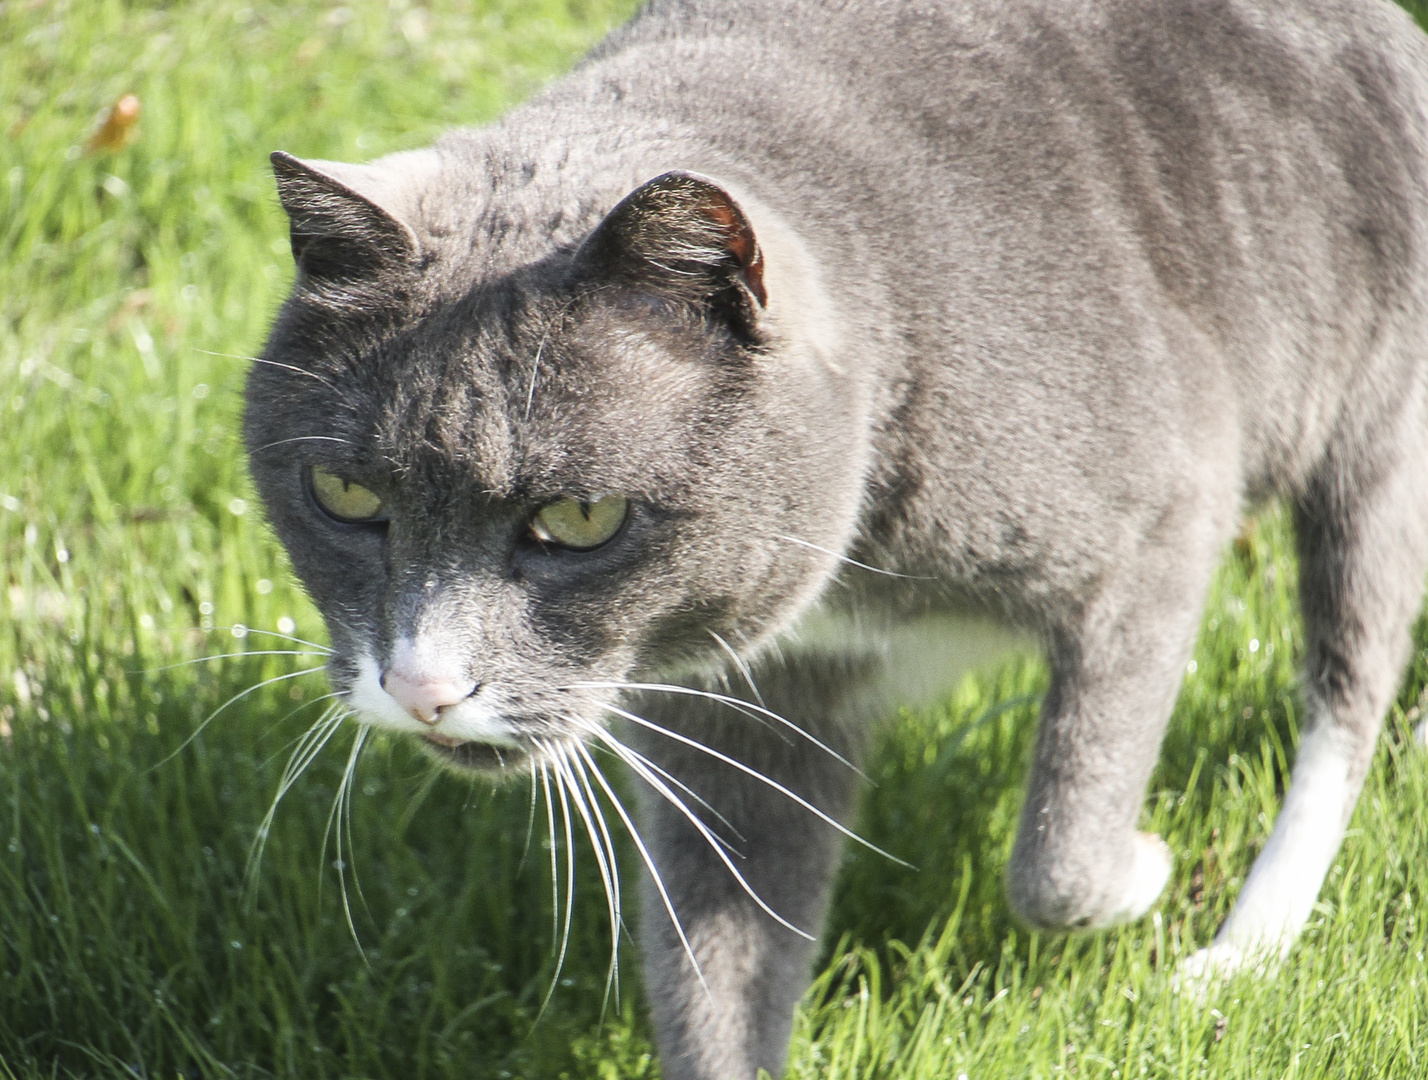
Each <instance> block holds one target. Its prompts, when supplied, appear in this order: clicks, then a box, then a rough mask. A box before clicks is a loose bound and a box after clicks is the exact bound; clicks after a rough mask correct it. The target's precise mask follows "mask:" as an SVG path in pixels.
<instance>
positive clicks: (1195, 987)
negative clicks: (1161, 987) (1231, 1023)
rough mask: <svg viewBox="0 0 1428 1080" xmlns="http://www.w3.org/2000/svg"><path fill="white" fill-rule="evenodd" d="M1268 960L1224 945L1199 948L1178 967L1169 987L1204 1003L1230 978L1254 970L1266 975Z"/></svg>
mask: <svg viewBox="0 0 1428 1080" xmlns="http://www.w3.org/2000/svg"><path fill="white" fill-rule="evenodd" d="M1266 963H1267V960H1266V959H1265V958H1262V957H1260V956H1259V954H1256V953H1254V952H1251V951H1247V950H1245V949H1242V948H1240V947H1239V946H1238V945H1230V944H1228V943H1225V942H1220V943H1217V944H1213V945H1210V946H1209V947H1208V948H1204V949H1197V950H1196V951H1195V952H1193V953H1191V954H1190V955H1189V956H1187V957H1186V958H1185V959H1184V960H1182V961H1180V963H1178V964H1176V965H1175V974H1173V975H1171V976H1170V988H1171V989H1172V990H1173V991H1175V993H1177V994H1184V995H1186V996H1187V997H1190V998H1193V999H1194V1000H1196V1001H1199V1002H1201V1003H1203V1002H1205V1001H1208V1000H1209V998H1210V996H1211V995H1212V994H1213V993H1214V992H1215V991H1216V990H1218V989H1219V988H1220V987H1221V986H1223V985H1224V984H1225V983H1226V982H1228V981H1229V979H1230V977H1231V976H1233V975H1237V974H1238V973H1239V972H1241V971H1244V970H1246V969H1247V968H1249V967H1251V966H1252V967H1253V968H1254V971H1255V974H1258V975H1263V974H1264V973H1265V971H1266Z"/></svg>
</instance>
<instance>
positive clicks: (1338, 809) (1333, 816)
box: [1181, 718, 1351, 981]
mask: <svg viewBox="0 0 1428 1080" xmlns="http://www.w3.org/2000/svg"><path fill="white" fill-rule="evenodd" d="M1349 761H1350V755H1349V748H1348V743H1347V740H1346V739H1345V737H1344V736H1343V735H1342V734H1341V733H1340V732H1339V731H1338V730H1337V729H1335V728H1334V726H1333V723H1332V722H1331V721H1329V720H1328V719H1327V718H1325V719H1324V720H1323V722H1321V723H1319V724H1317V725H1315V726H1314V727H1313V728H1312V729H1311V730H1310V731H1309V732H1308V733H1307V734H1306V735H1305V736H1304V738H1303V739H1302V740H1301V742H1300V744H1299V755H1298V757H1297V758H1296V759H1295V761H1294V773H1293V778H1292V780H1291V782H1290V786H1289V793H1288V794H1287V795H1286V796H1285V797H1284V807H1283V808H1282V809H1281V810H1280V811H1279V817H1278V819H1277V820H1276V821H1275V823H1274V831H1273V832H1272V833H1271V834H1270V837H1269V842H1268V843H1266V844H1265V846H1264V850H1263V851H1262V852H1260V855H1259V858H1257V859H1256V860H1255V862H1254V866H1253V867H1251V869H1250V875H1249V879H1248V880H1247V881H1246V882H1245V887H1244V888H1243V889H1242V890H1241V891H1240V895H1239V898H1238V899H1237V900H1236V901H1235V906H1234V909H1233V910H1232V911H1231V912H1230V917H1229V918H1228V919H1226V920H1225V925H1224V926H1222V927H1220V932H1219V933H1218V934H1216V935H1215V941H1214V944H1213V945H1211V946H1210V947H1209V948H1207V949H1201V950H1200V951H1199V952H1197V953H1195V954H1194V955H1193V956H1191V957H1190V958H1188V959H1187V960H1186V961H1185V962H1184V963H1183V964H1181V974H1182V976H1183V977H1184V978H1185V979H1187V980H1189V981H1203V980H1205V979H1208V978H1209V977H1211V976H1217V977H1224V976H1227V975H1229V974H1231V973H1232V972H1234V971H1236V970H1238V969H1239V968H1242V967H1244V966H1246V965H1249V964H1253V965H1254V966H1256V967H1258V968H1263V967H1266V966H1269V965H1272V964H1275V963H1277V962H1278V961H1279V960H1280V959H1282V958H1283V956H1284V955H1285V953H1287V952H1288V951H1289V948H1290V946H1291V945H1293V944H1294V939H1295V938H1296V937H1298V936H1299V931H1300V930H1302V929H1303V928H1304V924H1305V923H1306V922H1307V921H1308V920H1309V916H1310V915H1311V914H1312V913H1313V911H1314V901H1315V900H1316V899H1317V898H1318V896H1319V890H1320V888H1321V887H1322V886H1323V884H1324V876H1325V875H1326V874H1327V873H1328V872H1329V866H1330V865H1331V864H1332V863H1333V861H1334V856H1335V855H1336V854H1338V851H1339V845H1340V843H1341V842H1342V841H1343V838H1344V825H1345V819H1346V818H1347V816H1348V813H1347V812H1348V809H1349V797H1350V794H1351V793H1350V791H1349Z"/></svg>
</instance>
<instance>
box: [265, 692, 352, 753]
mask: <svg viewBox="0 0 1428 1080" xmlns="http://www.w3.org/2000/svg"><path fill="white" fill-rule="evenodd" d="M346 696H347V695H346V692H345V691H342V690H334V691H333V692H332V693H330V694H323V695H322V696H321V697H315V698H313V699H312V700H311V701H304V702H303V703H302V704H301V705H299V706H298V707H297V708H295V709H289V710H288V711H287V712H286V713H285V714H283V718H282V719H281V720H278V721H276V722H275V723H272V724H269V725H268V726H267V727H266V728H264V729H263V735H264V736H265V737H266V736H267V735H268V734H269V733H270V732H272V731H276V730H277V729H278V728H280V727H282V726H283V725H284V724H285V723H287V722H288V721H289V720H291V719H292V718H293V717H294V716H296V715H297V714H298V713H300V712H302V711H303V710H304V709H308V708H311V707H312V706H314V705H316V704H317V703H318V702H319V701H328V700H330V699H331V698H340V697H346ZM334 707H335V706H332V705H329V706H328V708H334ZM320 720H321V718H320V717H319V721H320ZM305 734H306V733H304V735H305ZM304 735H299V736H298V737H297V738H296V739H290V740H289V741H288V742H286V743H284V744H283V745H282V746H280V747H278V749H277V750H275V751H274V752H273V753H271V754H269V755H268V756H267V757H266V758H264V759H263V762H262V766H263V768H267V767H268V766H269V765H270V764H272V762H273V761H274V759H276V758H277V757H278V755H279V754H281V753H282V752H283V751H284V750H286V749H288V748H289V747H290V746H293V745H294V744H295V743H297V742H298V741H299V740H301V739H302V738H303V737H304Z"/></svg>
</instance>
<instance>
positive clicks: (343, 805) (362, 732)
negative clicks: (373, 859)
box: [322, 726, 372, 967]
mask: <svg viewBox="0 0 1428 1080" xmlns="http://www.w3.org/2000/svg"><path fill="white" fill-rule="evenodd" d="M371 730H372V729H371V728H369V727H365V726H363V727H359V728H358V729H357V735H356V737H355V738H353V740H352V750H351V752H350V753H349V754H348V755H347V766H346V768H344V769H343V771H342V779H341V781H340V782H339V783H338V785H337V798H336V800H335V801H334V802H333V805H332V809H333V812H334V813H335V814H337V823H336V824H337V831H336V836H337V879H338V882H339V883H340V884H341V887H342V913H343V914H344V915H346V916H347V929H348V932H350V933H351V935H352V941H353V943H354V944H356V946H357V952H358V954H359V955H360V956H361V957H362V962H363V963H365V964H367V966H368V967H370V966H371V961H369V960H368V959H367V951H366V950H365V949H364V948H362V939H361V937H359V936H358V934H357V923H356V922H355V921H354V920H353V918H352V898H351V896H349V895H348V892H347V862H346V860H344V859H343V857H342V856H343V844H342V819H343V815H344V814H345V815H346V817H347V845H346V846H347V851H346V854H347V857H348V858H351V856H352V817H351V815H352V781H353V778H354V777H355V776H356V772H357V758H358V755H360V754H361V753H362V744H363V743H365V742H366V741H367V736H368V734H370V733H371ZM329 825H331V819H330V818H329ZM322 846H323V860H324V862H325V861H326V857H327V834H326V832H324V833H323V844H322ZM352 884H353V887H354V888H356V889H357V895H358V897H359V898H361V900H362V902H363V904H365V903H366V902H367V901H366V897H363V896H362V886H361V885H360V884H359V883H358V881H357V864H356V863H355V862H354V863H353V864H352Z"/></svg>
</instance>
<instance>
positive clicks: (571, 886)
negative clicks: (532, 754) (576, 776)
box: [536, 741, 575, 1020]
mask: <svg viewBox="0 0 1428 1080" xmlns="http://www.w3.org/2000/svg"><path fill="white" fill-rule="evenodd" d="M536 745H538V746H539V747H540V748H541V749H542V750H543V751H544V752H545V753H546V755H547V756H551V750H550V747H549V746H547V745H545V744H544V743H543V742H540V741H537V744H536ZM552 775H553V776H554V777H555V793H556V795H557V796H559V798H560V820H561V823H562V824H563V825H564V827H565V928H564V932H563V933H562V934H561V935H560V955H559V956H557V957H556V960H555V974H553V975H552V976H551V977H550V988H549V989H548V990H546V992H545V1000H544V1001H542V1002H541V1004H540V1012H538V1013H537V1014H536V1019H537V1020H539V1019H540V1017H541V1016H544V1015H545V1010H546V1006H547V1005H549V1004H550V999H551V997H552V996H553V995H554V994H555V988H556V986H557V984H559V982H560V973H561V972H562V971H564V970H565V955H566V953H567V951H568V950H569V949H570V927H571V923H572V921H573V919H574V918H575V833H574V830H573V828H572V827H571V824H570V797H569V794H568V793H567V792H566V790H565V778H564V776H563V775H562V774H561V772H560V769H559V767H558V766H557V767H556V768H555V771H554V772H553V773H552Z"/></svg>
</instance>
